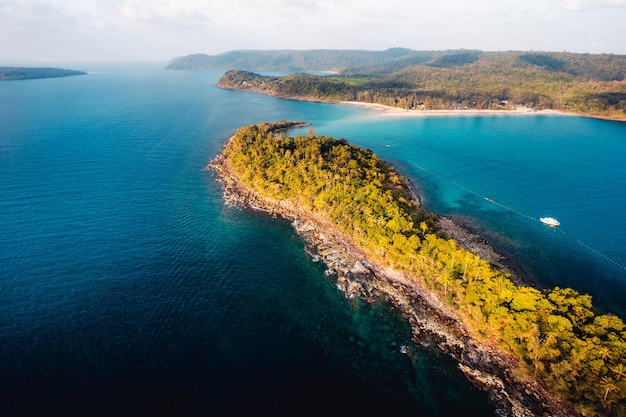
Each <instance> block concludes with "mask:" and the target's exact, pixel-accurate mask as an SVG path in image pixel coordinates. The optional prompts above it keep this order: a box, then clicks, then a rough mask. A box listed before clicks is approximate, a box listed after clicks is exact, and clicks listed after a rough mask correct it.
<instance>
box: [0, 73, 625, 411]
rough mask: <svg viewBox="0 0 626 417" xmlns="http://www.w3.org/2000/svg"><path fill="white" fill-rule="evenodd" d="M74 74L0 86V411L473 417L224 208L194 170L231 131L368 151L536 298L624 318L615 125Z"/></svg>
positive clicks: (365, 319)
mask: <svg viewBox="0 0 626 417" xmlns="http://www.w3.org/2000/svg"><path fill="white" fill-rule="evenodd" d="M76 69H83V70H87V71H89V74H88V75H86V76H77V77H69V78H57V79H43V80H29V81H15V82H2V83H0V415H2V416H29V417H30V416H56V415H61V416H287V415H289V416H301V415H304V414H307V415H309V414H311V413H323V414H324V415H344V414H346V413H355V414H357V415H358V414H361V415H373V414H379V413H380V414H385V415H419V416H455V415H476V416H490V415H493V410H492V409H491V407H490V406H489V404H488V401H487V397H486V394H484V393H482V392H480V391H478V390H476V389H475V388H473V387H472V386H471V385H470V384H469V383H468V382H467V381H466V380H465V379H464V377H463V375H462V373H461V372H460V371H459V370H458V369H457V368H456V367H455V364H454V363H452V362H451V361H450V360H448V359H447V358H446V357H444V356H442V355H440V354H439V353H438V352H437V351H436V350H432V349H426V348H423V347H420V346H413V344H412V343H411V341H410V329H409V326H408V324H407V323H406V322H405V321H404V320H403V319H402V318H401V317H399V316H398V315H397V313H396V312H395V311H394V310H393V309H392V308H390V307H389V306H388V305H385V304H383V303H380V304H374V305H368V304H364V303H362V302H360V301H359V300H348V299H346V298H345V297H344V295H343V294H342V293H341V292H339V291H338V289H337V288H336V286H335V284H334V283H333V282H332V281H331V280H329V279H328V278H326V277H325V276H324V273H323V272H324V268H323V265H319V264H315V263H311V262H310V261H309V260H308V259H307V257H306V254H305V252H304V250H303V242H302V240H301V239H300V238H299V237H298V236H297V235H296V234H295V232H294V231H293V229H292V228H291V226H290V224H289V223H288V222H286V221H283V220H280V219H272V218H268V217H266V216H264V215H262V214H259V213H254V212H247V211H242V210H240V209H238V208H236V207H231V206H227V205H224V202H223V200H222V194H221V188H220V184H219V182H217V181H216V178H215V177H214V175H213V173H212V172H210V171H207V170H206V169H205V167H206V165H207V164H208V162H209V161H210V160H211V158H213V157H214V156H215V155H216V154H217V153H218V152H219V151H220V150H221V148H222V146H223V144H224V143H225V141H226V140H227V139H228V137H229V136H230V135H231V134H232V133H233V132H234V131H235V130H236V129H237V128H238V127H240V126H241V125H244V124H251V123H258V122H262V121H279V120H283V119H286V120H304V121H309V122H311V123H312V127H313V128H314V129H315V130H316V133H318V134H327V135H331V136H335V137H338V138H339V137H345V138H346V139H348V140H349V141H350V142H352V143H354V144H356V145H359V146H363V147H368V148H370V149H373V150H374V151H375V152H376V153H377V154H379V156H380V157H381V158H383V159H386V160H388V161H390V162H393V163H394V164H396V165H397V167H398V168H399V169H400V170H401V171H402V172H403V173H405V174H407V175H408V176H409V177H411V178H412V179H413V180H414V181H415V182H416V183H417V184H418V186H419V188H420V192H421V193H422V194H423V196H424V202H425V204H426V206H427V207H428V208H429V209H432V210H434V211H437V212H439V213H442V214H446V215H449V216H453V217H455V218H458V219H459V220H462V221H465V222H467V223H468V224H471V225H472V226H473V227H475V228H476V230H479V231H480V233H483V234H484V235H485V237H488V238H489V239H490V240H492V241H493V242H494V244H496V245H498V246H499V247H500V248H502V249H503V250H506V251H507V252H508V253H510V254H511V257H512V258H515V260H516V262H519V264H520V265H521V266H522V267H523V269H524V271H526V272H527V273H528V275H529V276H532V277H533V279H535V280H536V283H537V284H538V285H542V286H555V285H561V286H571V287H573V288H576V289H578V290H580V291H582V292H587V293H590V294H592V296H593V300H594V304H596V305H597V306H599V307H601V308H603V309H605V310H606V311H611V312H615V313H617V314H620V315H622V314H623V313H624V312H625V311H626V302H625V301H624V300H626V269H625V267H624V265H626V212H625V211H624V207H626V179H625V178H626V175H624V174H625V173H626V172H625V171H626V164H625V163H624V161H626V124H620V123H614V122H606V121H598V120H590V119H583V118H577V117H565V116H515V117H513V116H482V117H469V116H459V117H452V116H451V117H428V118H423V117H421V118H420V117H415V118H390V117H383V116H381V114H380V113H379V112H376V111H374V110H369V109H364V108H360V107H356V106H348V105H333V104H321V103H309V102H300V101H290V100H283V99H278V98H274V97H269V96H265V95H261V94H256V93H246V92H236V91H226V90H220V89H217V88H216V87H215V83H216V81H217V80H218V79H219V77H220V76H221V72H210V71H207V72H202V71H197V72H194V71H170V70H165V69H162V66H161V65H132V66H121V65H115V66H114V65H111V66H105V65H100V66H97V67H96V66H93V65H92V67H86V68H85V67H83V68H76ZM485 198H489V199H490V200H492V201H493V203H491V202H489V201H488V200H486V199H485ZM540 216H553V217H557V218H558V219H559V220H560V221H561V227H560V228H558V229H553V228H549V227H547V226H545V225H543V224H541V223H540V222H539V221H538V220H537V218H538V217H540ZM405 345H407V346H409V348H410V352H411V354H410V355H407V354H404V353H402V352H401V351H400V349H401V347H402V346H405Z"/></svg>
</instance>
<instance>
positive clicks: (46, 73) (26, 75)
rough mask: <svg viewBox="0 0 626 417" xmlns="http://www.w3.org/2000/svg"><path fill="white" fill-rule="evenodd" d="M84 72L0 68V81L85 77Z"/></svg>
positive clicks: (43, 68)
mask: <svg viewBox="0 0 626 417" xmlns="http://www.w3.org/2000/svg"><path fill="white" fill-rule="evenodd" d="M86 74H87V73H86V72H84V71H74V70H69V69H62V68H52V67H0V80H3V81H11V80H34V79H38V78H56V77H71V76H74V75H86Z"/></svg>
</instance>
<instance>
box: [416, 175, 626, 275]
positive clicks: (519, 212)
mask: <svg viewBox="0 0 626 417" xmlns="http://www.w3.org/2000/svg"><path fill="white" fill-rule="evenodd" d="M413 165H414V166H415V167H416V168H419V169H421V170H422V171H424V172H427V173H428V174H430V175H432V176H435V177H437V178H439V179H441V180H443V181H445V182H447V183H449V184H451V185H453V186H455V187H457V188H460V189H462V190H465V191H467V192H468V193H470V194H472V195H475V196H476V197H478V198H480V199H482V200H484V201H487V202H488V203H490V204H493V205H496V206H498V207H501V208H503V209H505V210H508V211H510V212H512V213H515V214H517V215H518V216H521V217H525V218H527V219H529V220H532V221H536V222H539V223H542V222H541V220H540V219H539V218H538V217H534V216H531V215H529V214H526V213H523V212H521V211H519V210H516V209H514V208H513V207H509V206H507V205H505V204H502V203H499V202H497V201H494V200H493V199H491V198H489V197H487V196H484V195H482V194H480V193H478V192H476V191H474V190H472V189H470V188H467V187H465V186H463V185H461V184H459V183H457V182H456V181H454V180H451V179H450V178H447V177H444V176H443V175H441V174H439V173H437V172H434V171H431V170H429V169H428V168H426V167H423V166H421V165H418V164H413ZM555 230H556V231H558V232H560V233H562V234H563V235H567V233H566V232H565V230H563V229H562V228H561V226H558V227H555ZM576 243H578V244H579V245H581V246H582V247H584V248H585V249H587V250H589V251H590V252H592V253H594V254H596V255H598V256H599V257H601V258H603V259H604V260H605V261H607V262H609V263H612V264H613V265H615V266H616V267H618V268H620V269H622V270H624V271H626V266H624V265H622V264H621V263H619V262H617V261H616V260H615V259H613V258H611V257H609V256H607V255H605V254H604V253H602V252H600V251H599V250H597V249H595V248H594V247H592V246H591V245H588V244H587V243H585V242H583V241H582V240H579V239H576Z"/></svg>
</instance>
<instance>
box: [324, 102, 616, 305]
mask: <svg viewBox="0 0 626 417" xmlns="http://www.w3.org/2000/svg"><path fill="white" fill-rule="evenodd" d="M317 132H318V133H323V134H329V135H330V134H332V135H336V136H341V137H346V138H349V139H350V140H351V141H352V142H354V143H357V144H359V145H361V146H364V147H368V148H370V149H372V150H374V151H375V152H376V153H377V154H378V155H380V156H381V157H382V158H383V159H386V160H388V161H391V162H393V163H394V164H395V165H397V166H398V167H399V169H400V170H401V171H402V172H404V173H406V174H407V175H408V176H409V177H411V178H412V179H414V180H415V181H416V182H417V184H418V186H419V187H420V191H421V193H422V194H423V196H424V199H425V205H426V206H427V207H428V208H429V209H431V210H433V211H435V212H437V213H442V214H445V215H449V216H452V217H453V218H459V216H460V217H461V219H462V220H463V221H466V222H469V223H470V224H471V225H473V226H474V227H477V228H478V229H479V230H480V233H481V234H482V235H484V236H485V237H487V238H489V240H491V241H493V242H494V243H495V244H496V245H497V246H499V247H500V248H502V249H504V250H505V251H506V252H508V253H509V254H510V255H511V256H510V257H511V258H512V259H514V260H516V261H517V263H521V266H522V269H523V271H524V272H525V274H526V275H527V277H528V279H530V280H531V281H533V282H534V283H536V284H537V285H540V286H545V287H553V286H569V287H572V288H575V289H577V290H578V291H580V292H583V293H588V294H591V295H592V296H593V299H594V304H595V305H596V306H598V307H600V308H602V309H603V310H604V311H607V312H613V313H616V314H619V315H622V316H624V315H625V313H626V302H625V301H624V300H626V214H625V212H624V208H625V207H626V123H618V122H608V121H600V120H592V119H585V118H579V117H570V116H555V115H544V116H529V115H521V116H520V115H493V116H481V117H471V116H447V117H427V118H424V117H412V118H406V117H405V118H398V117H381V116H380V114H379V113H378V114H377V112H375V111H373V110H370V111H369V112H366V113H365V114H363V115H357V116H354V117H352V118H351V119H348V120H337V121H328V122H323V123H321V124H320V126H318V127H317ZM331 132H332V133H331ZM489 200H491V201H489ZM545 216H549V217H556V218H557V219H558V220H559V221H560V222H561V226H560V227H559V228H558V229H555V228H551V227H548V226H546V225H544V224H543V223H541V222H540V221H539V218H540V217H545Z"/></svg>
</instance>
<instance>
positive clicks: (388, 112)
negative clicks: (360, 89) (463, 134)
mask: <svg viewBox="0 0 626 417" xmlns="http://www.w3.org/2000/svg"><path fill="white" fill-rule="evenodd" d="M337 103H338V104H347V105H353V106H359V107H365V108H371V109H375V110H379V111H381V113H382V114H384V115H385V116H389V117H429V116H496V115H501V116H504V115H515V116H522V115H526V116H537V115H558V116H580V115H578V114H574V113H566V112H563V111H559V110H552V109H545V110H535V109H532V108H529V107H519V108H515V109H509V110H506V109H502V110H479V109H448V110H416V109H413V110H406V109H400V108H398V107H393V106H386V105H384V104H377V103H365V102H362V101H338V102H337ZM587 117H593V116H587Z"/></svg>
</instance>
